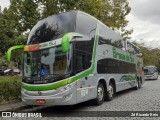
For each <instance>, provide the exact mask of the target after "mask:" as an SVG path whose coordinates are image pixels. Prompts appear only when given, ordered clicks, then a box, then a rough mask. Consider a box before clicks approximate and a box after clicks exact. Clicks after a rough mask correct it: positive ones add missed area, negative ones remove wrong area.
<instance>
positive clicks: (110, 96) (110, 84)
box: [105, 82, 115, 101]
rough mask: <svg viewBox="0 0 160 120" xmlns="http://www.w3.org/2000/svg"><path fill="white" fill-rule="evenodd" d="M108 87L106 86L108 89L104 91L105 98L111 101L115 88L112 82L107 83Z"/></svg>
mask: <svg viewBox="0 0 160 120" xmlns="http://www.w3.org/2000/svg"><path fill="white" fill-rule="evenodd" d="M108 87H109V88H108V91H107V93H106V97H105V98H106V100H107V101H111V100H112V99H113V97H114V95H115V89H114V87H113V84H112V83H111V82H110V83H109V86H108Z"/></svg>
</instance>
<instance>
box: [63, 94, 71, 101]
mask: <svg viewBox="0 0 160 120" xmlns="http://www.w3.org/2000/svg"><path fill="white" fill-rule="evenodd" d="M71 96H72V93H70V94H67V95H65V96H64V97H63V99H64V100H67V99H70V98H71Z"/></svg>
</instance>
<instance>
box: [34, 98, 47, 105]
mask: <svg viewBox="0 0 160 120" xmlns="http://www.w3.org/2000/svg"><path fill="white" fill-rule="evenodd" d="M36 103H38V104H45V103H46V100H45V99H36Z"/></svg>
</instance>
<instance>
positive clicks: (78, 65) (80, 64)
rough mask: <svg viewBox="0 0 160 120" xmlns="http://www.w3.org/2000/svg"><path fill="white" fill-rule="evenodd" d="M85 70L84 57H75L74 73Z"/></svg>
mask: <svg viewBox="0 0 160 120" xmlns="http://www.w3.org/2000/svg"><path fill="white" fill-rule="evenodd" d="M84 69H85V55H77V56H76V72H77V73H78V72H81V71H83V70H84Z"/></svg>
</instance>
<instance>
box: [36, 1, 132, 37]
mask: <svg viewBox="0 0 160 120" xmlns="http://www.w3.org/2000/svg"><path fill="white" fill-rule="evenodd" d="M38 1H39V2H40V3H41V4H42V5H43V17H46V16H49V15H53V14H56V13H59V12H64V11H69V10H81V11H84V12H87V13H89V14H91V15H92V16H94V17H96V18H97V19H99V20H100V21H102V22H103V23H104V24H106V25H107V26H109V27H110V28H112V29H113V30H114V29H117V30H120V31H121V34H122V35H123V36H125V37H126V36H128V35H129V34H131V33H132V32H133V30H132V29H131V30H125V27H126V26H127V24H128V21H127V20H126V19H125V17H126V15H128V14H129V12H130V10H131V8H130V7H129V3H128V2H127V0H38Z"/></svg>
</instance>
